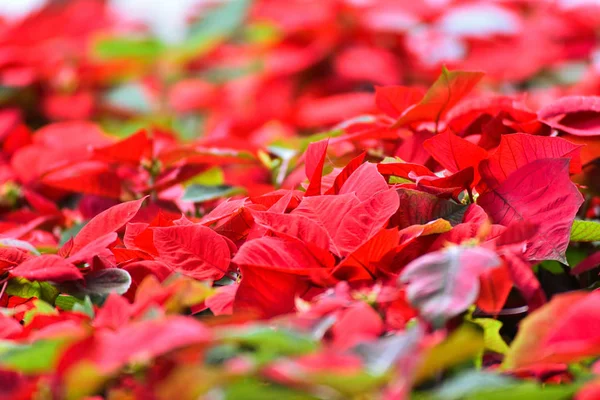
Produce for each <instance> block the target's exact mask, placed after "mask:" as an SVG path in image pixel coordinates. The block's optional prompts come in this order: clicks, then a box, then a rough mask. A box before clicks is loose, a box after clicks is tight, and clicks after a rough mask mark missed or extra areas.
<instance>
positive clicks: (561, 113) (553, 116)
mask: <svg viewBox="0 0 600 400" xmlns="http://www.w3.org/2000/svg"><path fill="white" fill-rule="evenodd" d="M538 118H539V119H540V121H542V122H544V123H546V124H548V125H550V126H551V127H552V128H554V129H558V130H561V131H563V132H567V133H570V134H572V135H577V136H595V135H600V97H598V96H568V97H563V98H561V99H558V100H556V101H555V102H554V103H552V104H549V105H547V106H546V107H544V108H542V109H541V110H539V111H538Z"/></svg>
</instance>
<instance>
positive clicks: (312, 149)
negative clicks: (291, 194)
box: [304, 139, 329, 196]
mask: <svg viewBox="0 0 600 400" xmlns="http://www.w3.org/2000/svg"><path fill="white" fill-rule="evenodd" d="M328 144H329V139H325V140H321V141H319V142H314V143H311V144H309V145H308V149H307V150H306V154H305V167H304V168H305V171H306V177H307V178H308V180H309V182H310V183H309V185H308V187H307V188H306V194H305V196H318V195H320V194H321V177H322V175H323V164H324V163H325V156H326V155H327V145H328Z"/></svg>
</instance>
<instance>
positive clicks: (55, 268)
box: [10, 254, 83, 282]
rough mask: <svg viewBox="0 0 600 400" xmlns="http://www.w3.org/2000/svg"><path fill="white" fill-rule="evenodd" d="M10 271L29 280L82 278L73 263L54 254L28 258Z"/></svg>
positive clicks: (57, 280)
mask: <svg viewBox="0 0 600 400" xmlns="http://www.w3.org/2000/svg"><path fill="white" fill-rule="evenodd" d="M10 273H11V275H12V276H18V277H21V278H25V279H28V280H31V281H52V282H66V281H74V280H79V279H83V275H81V272H79V269H78V268H77V267H76V266H75V265H73V264H71V263H70V262H68V261H66V260H65V259H64V258H62V257H59V256H57V255H54V254H44V255H41V256H39V257H33V258H30V259H29V260H27V261H25V262H24V263H22V264H20V265H19V266H17V267H16V268H14V269H13V270H12V271H10Z"/></svg>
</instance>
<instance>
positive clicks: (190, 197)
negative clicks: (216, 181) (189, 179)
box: [181, 184, 244, 203]
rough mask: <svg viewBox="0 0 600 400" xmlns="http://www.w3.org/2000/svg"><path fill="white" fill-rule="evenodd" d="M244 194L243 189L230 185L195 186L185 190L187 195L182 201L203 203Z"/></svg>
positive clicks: (184, 195)
mask: <svg viewBox="0 0 600 400" xmlns="http://www.w3.org/2000/svg"><path fill="white" fill-rule="evenodd" d="M243 192H244V190H243V189H242V188H236V187H234V186H229V185H216V186H208V185H198V184H193V185H190V186H188V187H187V188H186V189H185V193H184V194H183V197H182V198H181V200H185V201H193V202H194V203H201V202H204V201H210V200H216V199H220V198H223V197H230V196H234V195H236V194H240V193H243Z"/></svg>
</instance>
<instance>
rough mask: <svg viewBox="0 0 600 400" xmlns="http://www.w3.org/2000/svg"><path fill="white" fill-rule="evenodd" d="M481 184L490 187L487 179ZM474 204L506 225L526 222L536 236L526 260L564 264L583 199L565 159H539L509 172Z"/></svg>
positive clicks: (496, 220)
mask: <svg viewBox="0 0 600 400" xmlns="http://www.w3.org/2000/svg"><path fill="white" fill-rule="evenodd" d="M484 182H486V184H489V185H490V186H491V185H493V183H492V182H490V181H489V180H488V179H485V178H484ZM477 203H478V204H479V205H480V206H481V207H483V208H484V210H485V211H486V212H487V213H488V214H489V215H490V217H491V218H492V220H493V221H494V222H495V223H497V224H501V225H505V226H508V225H510V224H511V223H512V222H513V221H520V220H527V221H529V222H532V223H535V224H538V225H539V234H538V235H537V236H536V237H535V238H533V239H532V240H530V241H529V242H528V244H527V250H526V252H525V255H526V256H527V258H528V259H530V260H557V261H563V262H566V259H565V250H566V249H567V246H568V244H569V235H570V232H571V225H572V224H573V219H574V217H575V214H576V213H577V211H578V210H579V207H580V206H581V204H582V203H583V197H582V196H581V194H580V193H579V191H578V190H577V188H576V187H575V185H574V184H573V183H572V182H571V180H570V179H569V160H568V159H564V158H559V159H540V160H536V161H533V162H531V163H529V164H526V165H525V166H523V167H521V168H519V169H517V170H516V171H515V172H513V173H512V174H511V175H510V176H509V177H508V178H507V179H506V180H505V181H504V182H502V183H501V184H500V185H498V186H497V187H495V188H494V189H492V190H491V191H490V192H488V193H485V194H483V195H481V196H480V197H479V200H478V201H477Z"/></svg>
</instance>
